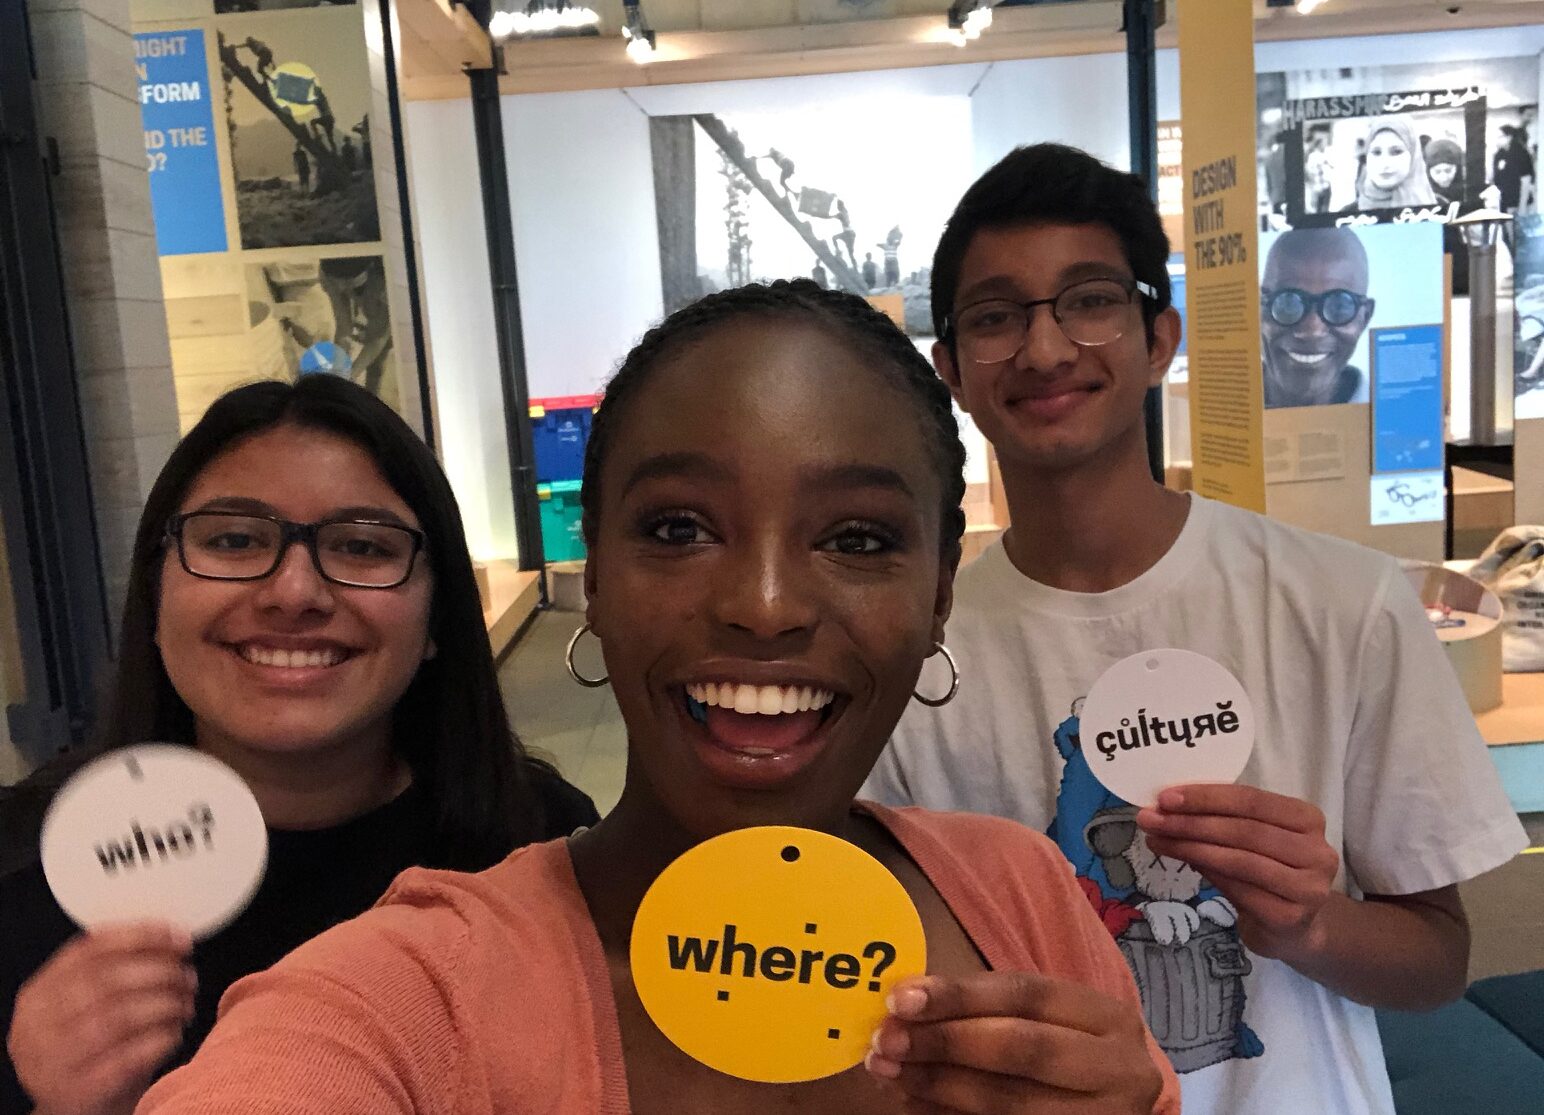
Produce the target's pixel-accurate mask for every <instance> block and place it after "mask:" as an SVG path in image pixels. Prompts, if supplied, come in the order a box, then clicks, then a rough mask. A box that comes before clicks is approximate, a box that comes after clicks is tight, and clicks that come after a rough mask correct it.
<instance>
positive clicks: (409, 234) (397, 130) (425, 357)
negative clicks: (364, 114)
mask: <svg viewBox="0 0 1544 1115" xmlns="http://www.w3.org/2000/svg"><path fill="white" fill-rule="evenodd" d="M391 4H392V0H380V9H381V42H382V44H383V48H382V52H381V53H382V55H383V57H384V59H385V70H386V104H387V107H388V111H389V114H390V117H391V154H392V158H393V159H394V160H395V162H396V167H397V211H398V212H399V213H401V214H402V254H403V257H404V260H405V263H406V265H407V302H408V314H409V315H410V317H411V319H412V325H413V363H414V365H415V367H416V370H417V373H418V399H419V403H420V408H419V409H420V415H421V417H422V420H423V429H424V443H425V444H427V445H428V446H429V448H430V449H433V448H434V447H435V431H434V407H432V406H430V405H429V402H430V399H431V398H432V397H433V396H432V394H431V392H432V391H433V387H432V386H431V385H430V383H429V347H428V344H427V343H426V342H425V341H424V318H423V299H422V296H421V295H420V293H419V290H418V244H417V242H416V238H415V235H414V232H413V205H412V201H411V198H410V197H409V194H408V170H407V149H406V147H405V145H404V139H403V134H402V103H401V96H400V94H399V93H398V91H397V47H396V44H395V43H394V42H393V41H392V37H391Z"/></svg>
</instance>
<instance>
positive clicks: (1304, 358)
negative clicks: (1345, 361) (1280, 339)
mask: <svg viewBox="0 0 1544 1115" xmlns="http://www.w3.org/2000/svg"><path fill="white" fill-rule="evenodd" d="M1287 355H1288V356H1290V357H1291V358H1292V359H1293V360H1295V361H1296V362H1297V363H1299V364H1317V363H1319V361H1321V360H1323V359H1324V358H1325V356H1326V355H1327V353H1322V352H1289V353H1287Z"/></svg>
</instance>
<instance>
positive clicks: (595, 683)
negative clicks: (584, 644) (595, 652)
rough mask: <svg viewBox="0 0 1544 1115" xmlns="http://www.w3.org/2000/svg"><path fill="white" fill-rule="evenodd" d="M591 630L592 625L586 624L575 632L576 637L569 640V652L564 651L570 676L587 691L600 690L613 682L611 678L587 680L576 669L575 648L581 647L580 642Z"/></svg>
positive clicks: (564, 661)
mask: <svg viewBox="0 0 1544 1115" xmlns="http://www.w3.org/2000/svg"><path fill="white" fill-rule="evenodd" d="M589 630H590V625H589V624H588V623H586V624H585V625H584V626H583V627H581V628H580V629H579V630H578V631H575V632H574V637H573V638H572V639H569V640H568V650H566V651H564V653H563V664H564V665H565V666H567V667H568V676H569V677H571V678H573V679H574V680H575V681H577V682H578V683H579V684H580V685H582V686H584V687H585V688H586V689H599V688H601V687H602V686H604V685H606V683H608V682H609V681H610V680H611V678H610V677H609V676H607V677H602V678H587V677H585V676H584V675H583V674H581V673H580V672H579V671H578V670H576V669H575V668H574V648H575V647H576V646H578V645H579V640H580V639H582V638H584V635H585V632H587V631H589Z"/></svg>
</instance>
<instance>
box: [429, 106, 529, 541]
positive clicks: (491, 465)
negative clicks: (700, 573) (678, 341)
mask: <svg viewBox="0 0 1544 1115" xmlns="http://www.w3.org/2000/svg"><path fill="white" fill-rule="evenodd" d="M403 131H404V133H405V136H406V142H407V150H408V152H409V155H410V158H409V165H408V177H409V179H410V180H411V183H412V196H413V211H414V216H415V221H414V226H413V227H414V232H415V234H416V235H417V238H418V267H419V274H420V276H421V278H422V282H421V283H420V286H419V289H420V290H421V291H422V295H423V310H424V317H425V321H426V323H427V328H426V332H427V334H428V347H429V361H430V365H431V368H432V369H433V374H432V382H433V397H434V416H435V427H436V429H438V430H440V431H441V432H442V436H441V438H440V441H439V453H440V461H441V463H442V464H443V465H444V466H445V473H446V475H447V476H448V477H449V479H450V484H451V487H452V488H453V489H454V490H455V492H456V499H457V501H458V502H459V503H460V504H461V520H462V522H463V523H464V524H465V527H466V537H467V545H468V547H469V548H470V549H471V551H472V556H473V558H474V559H477V560H479V561H481V560H486V559H487V558H489V557H494V556H503V555H505V554H513V553H514V552H515V550H514V545H515V505H514V499H513V497H512V495H511V490H510V484H511V481H510V472H509V443H508V439H507V435H506V431H505V425H504V388H503V385H502V383H501V382H500V379H499V354H498V343H497V340H496V337H495V333H494V323H493V299H492V296H491V293H490V292H491V291H492V289H493V279H492V277H491V274H490V272H489V266H488V233H487V226H486V225H485V223H484V221H483V210H482V191H481V188H480V187H479V185H478V169H477V145H476V139H475V136H474V134H473V130H472V103H471V101H469V100H460V101H416V102H412V103H410V104H407V105H405V106H404V113H403ZM521 294H522V295H524V294H525V290H524V289H522V291H521ZM527 316H528V315H527Z"/></svg>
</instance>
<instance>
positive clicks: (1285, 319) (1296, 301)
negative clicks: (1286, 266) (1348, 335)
mask: <svg viewBox="0 0 1544 1115" xmlns="http://www.w3.org/2000/svg"><path fill="white" fill-rule="evenodd" d="M1371 301H1372V299H1371V298H1368V297H1367V296H1366V295H1362V294H1357V293H1356V292H1355V291H1353V290H1341V289H1339V288H1337V289H1335V290H1326V291H1325V292H1324V293H1323V294H1310V293H1308V291H1306V290H1298V289H1297V288H1296V287H1282V288H1281V289H1280V290H1271V291H1261V292H1260V305H1261V308H1263V309H1264V310H1265V312H1266V313H1267V314H1268V315H1270V319H1271V320H1272V321H1274V322H1275V323H1276V324H1277V325H1286V326H1292V325H1296V324H1297V323H1298V322H1300V321H1302V320H1303V319H1304V318H1305V317H1307V316H1308V315H1309V314H1310V313H1317V314H1318V315H1319V320H1320V321H1322V322H1324V324H1325V325H1333V326H1341V325H1350V324H1351V323H1352V322H1353V321H1355V320H1356V315H1357V314H1359V313H1361V312H1362V307H1363V306H1365V305H1367V304H1368V303H1369V302H1371Z"/></svg>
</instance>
